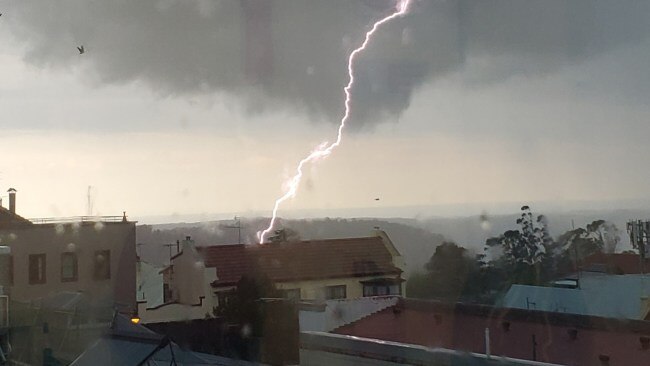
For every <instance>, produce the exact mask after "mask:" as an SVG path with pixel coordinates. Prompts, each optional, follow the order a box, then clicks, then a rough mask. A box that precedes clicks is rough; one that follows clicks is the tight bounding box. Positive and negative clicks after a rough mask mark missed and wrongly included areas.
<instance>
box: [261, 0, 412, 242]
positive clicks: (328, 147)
mask: <svg viewBox="0 0 650 366" xmlns="http://www.w3.org/2000/svg"><path fill="white" fill-rule="evenodd" d="M410 2H411V0H400V1H399V3H398V4H397V6H396V8H395V11H394V12H393V13H391V14H390V15H388V16H386V17H385V18H382V19H380V20H378V21H376V22H375V23H374V24H373V25H372V28H370V30H369V31H368V32H366V37H365V38H364V40H363V43H361V45H360V46H359V47H357V48H356V49H354V50H353V51H352V52H351V53H350V56H349V57H348V77H349V79H348V84H347V85H346V86H345V88H343V92H344V93H345V113H344V114H343V118H341V122H340V124H339V129H338V134H337V136H336V141H335V142H333V143H331V144H329V143H328V142H327V141H325V142H323V143H321V144H320V145H318V146H316V148H315V149H314V150H312V152H311V153H309V155H307V156H306V157H305V158H304V159H302V160H300V163H298V166H297V167H296V174H295V175H294V176H293V177H292V178H291V179H290V180H289V182H288V184H287V189H286V192H285V193H284V195H282V197H280V198H278V199H277V200H276V201H275V205H274V206H273V214H272V216H271V222H270V223H269V226H268V227H267V228H266V229H265V230H264V231H262V232H261V233H260V234H259V240H260V244H262V243H264V239H265V238H266V235H267V234H268V233H269V232H270V231H271V230H273V227H274V226H275V221H276V220H277V218H278V210H279V209H280V205H281V204H282V203H283V202H284V201H286V200H288V199H289V198H293V197H295V196H296V192H297V191H298V187H299V186H300V181H301V180H302V175H303V172H302V169H303V168H304V167H305V165H306V164H307V163H311V162H313V161H317V160H320V159H323V158H325V157H327V156H329V155H330V154H331V153H332V151H334V149H336V148H337V147H338V146H339V145H340V144H341V139H342V136H343V130H344V129H345V124H346V122H347V121H348V118H350V101H351V95H350V90H351V89H352V85H354V60H355V58H356V56H357V55H358V54H359V53H361V52H362V51H363V50H365V49H366V46H367V45H368V43H369V42H370V40H371V39H372V36H373V34H375V32H376V31H377V29H379V27H381V26H382V25H383V24H385V23H388V22H390V21H391V20H393V19H395V18H397V17H400V16H402V15H404V14H406V12H407V11H408V7H409V5H410Z"/></svg>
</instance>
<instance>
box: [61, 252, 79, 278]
mask: <svg viewBox="0 0 650 366" xmlns="http://www.w3.org/2000/svg"><path fill="white" fill-rule="evenodd" d="M77 270H78V265H77V254H75V253H61V282H74V281H76V280H77V278H78V276H77Z"/></svg>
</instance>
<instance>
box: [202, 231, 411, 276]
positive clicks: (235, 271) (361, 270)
mask: <svg viewBox="0 0 650 366" xmlns="http://www.w3.org/2000/svg"><path fill="white" fill-rule="evenodd" d="M197 249H198V251H199V253H201V255H202V256H203V258H204V261H205V266H206V268H208V267H216V270H217V278H218V279H217V281H215V282H213V285H215V286H227V285H233V284H235V283H237V282H238V281H239V279H240V278H241V277H242V276H243V275H245V274H247V273H252V272H253V271H255V270H259V271H261V272H262V273H264V274H266V275H267V276H269V277H270V278H271V279H272V280H273V281H277V282H282V281H298V280H310V279H322V278H337V277H339V278H340V277H361V276H375V275H399V274H400V273H401V272H402V271H401V270H400V269H399V268H397V267H395V266H394V265H393V263H392V256H391V254H390V252H389V251H388V249H387V248H386V246H385V245H384V242H383V241H382V239H381V238H380V237H378V236H377V237H367V238H350V239H329V240H310V241H301V242H293V243H279V244H278V243H276V244H264V245H244V244H236V245H217V246H210V247H198V248H197Z"/></svg>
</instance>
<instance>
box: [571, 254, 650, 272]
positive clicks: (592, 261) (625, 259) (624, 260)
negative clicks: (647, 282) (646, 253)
mask: <svg viewBox="0 0 650 366" xmlns="http://www.w3.org/2000/svg"><path fill="white" fill-rule="evenodd" d="M582 268H583V269H584V270H587V271H589V270H595V271H599V270H602V271H604V272H607V273H613V274H639V273H642V271H641V261H640V260H639V255H638V254H632V253H616V254H605V253H596V254H592V255H590V256H588V257H587V258H585V261H584V264H583V265H582ZM645 272H650V260H648V259H646V260H645Z"/></svg>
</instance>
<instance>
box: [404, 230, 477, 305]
mask: <svg viewBox="0 0 650 366" xmlns="http://www.w3.org/2000/svg"><path fill="white" fill-rule="evenodd" d="M425 269H426V273H424V274H413V275H412V276H411V278H409V282H407V293H408V294H409V296H413V297H420V298H437V299H443V300H448V301H457V300H458V299H459V298H461V297H464V296H465V295H467V292H468V291H467V290H468V289H469V287H468V282H469V280H470V278H471V276H472V274H473V273H474V272H476V271H477V270H478V266H477V263H476V261H475V260H474V259H473V258H471V257H470V256H469V255H468V253H467V249H465V248H463V247H460V246H458V245H456V244H455V243H453V242H443V243H442V244H441V245H439V246H438V247H437V248H436V251H435V253H434V254H433V256H432V257H431V259H430V260H429V262H428V263H427V264H426V265H425Z"/></svg>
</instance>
